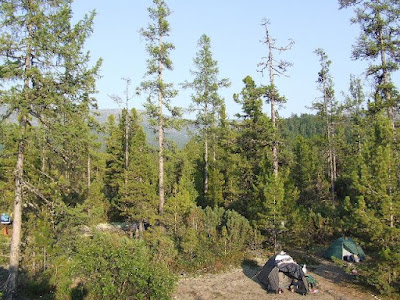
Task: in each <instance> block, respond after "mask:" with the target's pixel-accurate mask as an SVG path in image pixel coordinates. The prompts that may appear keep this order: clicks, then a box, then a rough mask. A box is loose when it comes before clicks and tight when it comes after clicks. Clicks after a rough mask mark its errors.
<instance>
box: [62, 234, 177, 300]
mask: <svg viewBox="0 0 400 300" xmlns="http://www.w3.org/2000/svg"><path fill="white" fill-rule="evenodd" d="M72 271H73V272H72V273H73V274H75V277H76V278H77V280H75V287H74V289H72V290H71V292H70V293H71V295H72V294H74V295H75V297H76V298H79V295H81V296H80V297H81V298H82V299H83V297H84V299H113V300H115V299H157V300H159V299H169V296H170V295H171V294H172V292H173V287H174V284H175V278H174V277H173V276H172V275H171V274H170V272H169V271H168V269H167V267H166V266H165V265H164V264H162V263H160V262H158V263H157V264H155V263H154V262H153V261H152V259H151V256H150V254H149V250H148V248H147V247H146V246H145V244H144V243H143V242H141V241H138V240H132V239H128V238H126V237H119V236H116V235H112V234H106V233H96V234H95V235H94V236H93V238H92V239H83V240H82V243H81V244H80V247H79V248H78V253H77V254H76V256H75V258H74V264H73V267H72Z"/></svg>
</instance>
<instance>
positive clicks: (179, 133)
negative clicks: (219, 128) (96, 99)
mask: <svg viewBox="0 0 400 300" xmlns="http://www.w3.org/2000/svg"><path fill="white" fill-rule="evenodd" d="M5 112H6V109H5V108H4V107H0V116H2V115H4V114H5ZM94 113H95V118H96V120H97V121H98V122H99V123H100V124H101V125H105V124H106V122H107V120H108V118H109V116H110V115H114V116H115V118H116V120H118V119H119V116H120V115H121V109H98V110H96V111H94ZM139 114H140V115H141V118H142V122H141V123H142V126H143V129H144V131H145V132H146V137H147V142H148V143H149V144H151V145H153V146H157V144H158V142H157V133H155V132H154V130H153V128H152V127H151V126H150V124H149V122H148V121H147V116H146V114H145V113H144V111H139ZM16 119H17V118H16V116H15V115H12V116H11V117H10V118H9V121H10V122H16ZM33 124H35V122H33ZM190 131H192V132H193V131H195V128H194V127H192V126H185V127H184V128H182V130H176V129H168V130H166V132H165V137H166V138H167V139H169V140H171V141H173V142H175V143H176V144H177V145H178V147H180V148H182V147H183V146H184V145H185V144H186V143H187V142H188V141H189V140H190V138H191V133H190Z"/></svg>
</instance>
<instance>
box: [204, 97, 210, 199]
mask: <svg viewBox="0 0 400 300" xmlns="http://www.w3.org/2000/svg"><path fill="white" fill-rule="evenodd" d="M204 110H205V112H204V116H205V120H206V123H207V124H206V126H205V128H204V199H205V200H206V203H207V193H208V177H209V171H208V107H207V103H206V105H205V108H204Z"/></svg>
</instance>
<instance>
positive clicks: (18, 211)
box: [6, 1, 33, 300]
mask: <svg viewBox="0 0 400 300" xmlns="http://www.w3.org/2000/svg"><path fill="white" fill-rule="evenodd" d="M28 2H29V3H28V5H30V4H31V1H28ZM27 29H28V34H29V38H30V39H31V38H32V36H33V26H32V24H28V27H27ZM30 45H31V43H30V42H28V48H27V51H26V56H25V72H27V71H28V70H29V69H30V68H31V66H32V49H31V46H30ZM29 89H30V78H29V77H28V75H25V81H24V90H25V94H24V97H25V99H24V100H25V102H26V103H29V94H28V91H29ZM27 121H28V120H27V117H26V115H23V116H22V117H21V120H20V128H21V140H20V141H19V143H18V153H17V163H16V166H15V196H14V218H13V233H12V238H11V246H10V266H9V277H8V283H7V294H6V299H7V300H12V299H13V298H14V294H15V292H16V287H17V280H18V268H19V259H20V245H21V231H22V200H23V199H22V193H23V184H24V182H23V175H24V159H25V147H26V141H25V136H26V127H27Z"/></svg>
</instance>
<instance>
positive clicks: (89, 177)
mask: <svg viewBox="0 0 400 300" xmlns="http://www.w3.org/2000/svg"><path fill="white" fill-rule="evenodd" d="M90 169H91V159H90V154H89V149H88V158H87V187H88V190H90V182H91V181H92V178H91V176H92V175H91V170H90Z"/></svg>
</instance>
